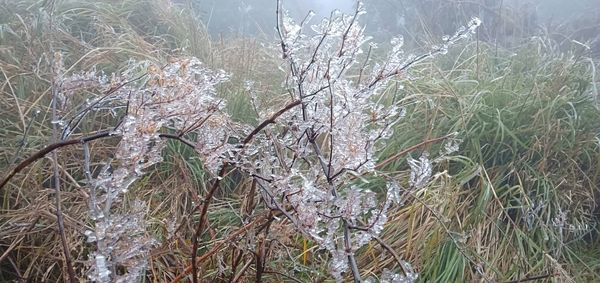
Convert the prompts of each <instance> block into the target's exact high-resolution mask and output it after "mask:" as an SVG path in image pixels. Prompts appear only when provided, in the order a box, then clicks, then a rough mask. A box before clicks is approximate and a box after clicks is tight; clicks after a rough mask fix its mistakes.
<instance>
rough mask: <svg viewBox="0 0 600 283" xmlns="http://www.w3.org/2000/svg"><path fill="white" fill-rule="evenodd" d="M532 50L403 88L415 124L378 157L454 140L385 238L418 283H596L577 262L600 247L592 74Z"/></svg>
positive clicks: (589, 268)
mask: <svg viewBox="0 0 600 283" xmlns="http://www.w3.org/2000/svg"><path fill="white" fill-rule="evenodd" d="M539 40H541V39H536V38H534V39H532V41H531V42H530V43H529V44H527V45H525V46H523V47H521V48H519V49H518V50H516V51H515V52H514V53H513V52H508V51H505V52H502V53H500V54H499V55H498V56H495V51H493V47H492V48H491V49H492V51H490V47H488V45H486V44H483V43H481V42H480V43H479V44H477V45H476V44H470V45H467V46H465V48H464V49H463V50H454V51H452V52H453V53H454V55H455V56H449V57H447V58H453V59H452V60H447V59H446V58H440V60H438V61H435V62H434V64H435V66H434V67H433V70H434V71H431V69H425V71H421V72H416V71H415V72H414V73H413V74H412V76H413V77H414V80H412V81H410V83H408V84H406V88H407V89H408V91H406V93H410V94H412V95H410V96H406V97H404V103H406V104H407V105H410V106H409V109H412V110H413V111H408V113H411V114H409V115H411V116H410V117H409V119H407V120H406V121H414V120H418V121H422V123H418V124H414V123H406V124H400V125H399V129H402V131H403V132H402V134H400V135H398V136H396V137H395V138H394V139H393V140H394V142H395V146H389V147H388V148H387V149H386V150H387V152H384V153H383V156H384V157H389V156H392V155H394V154H395V153H396V152H397V151H399V149H400V148H406V147H407V146H410V145H415V144H420V143H422V142H423V141H428V140H431V139H436V138H439V137H443V136H445V135H447V134H448V133H454V132H455V133H456V136H457V137H459V138H460V140H461V143H460V146H459V147H460V150H459V151H458V155H457V156H453V157H449V158H446V159H444V160H439V163H438V167H439V168H440V171H442V172H444V174H440V175H438V176H437V178H436V180H435V181H434V182H433V184H432V185H431V186H430V187H428V188H426V189H423V190H421V191H418V192H414V194H413V195H414V198H416V199H418V200H419V201H417V202H414V203H413V204H412V205H410V206H408V207H407V208H404V209H402V210H400V211H398V212H397V214H396V215H395V216H394V217H393V218H392V219H393V220H391V221H390V223H392V224H390V225H389V226H388V229H389V230H388V231H389V232H387V233H385V236H384V238H385V239H386V240H388V241H389V242H391V243H396V246H397V247H398V248H399V249H403V250H404V251H405V253H408V254H410V255H411V256H410V258H412V259H413V261H417V262H420V264H421V265H420V266H421V268H422V269H421V270H420V271H421V275H422V278H423V280H426V281H428V282H429V281H431V282H466V281H469V280H492V281H501V280H506V281H510V280H525V279H527V278H538V277H539V278H538V279H539V280H558V281H561V282H569V281H570V282H583V281H588V280H590V279H591V278H597V276H598V272H599V270H598V268H597V263H595V262H596V261H595V260H592V261H591V262H590V261H589V257H588V258H587V259H584V258H582V257H581V256H580V252H581V249H582V247H583V249H589V250H592V249H593V248H594V247H596V244H595V243H597V241H596V240H595V239H596V238H597V229H598V227H597V224H596V223H597V209H598V208H597V207H598V206H597V198H596V195H597V194H598V180H599V178H600V175H599V173H600V171H599V170H598V168H600V167H599V165H600V164H598V163H599V162H600V144H599V143H598V134H599V133H600V111H599V109H598V104H597V99H598V98H597V97H596V93H595V91H594V84H595V83H597V82H594V80H593V78H594V76H595V74H594V70H595V69H594V67H595V66H593V65H590V60H589V59H588V58H586V57H584V56H579V55H577V53H557V52H555V51H554V49H547V48H546V47H547V45H546V43H547V42H540V41H539ZM440 78H443V79H440ZM390 91H393V90H390ZM421 149H429V150H432V149H435V150H444V148H443V147H442V148H439V149H438V147H436V146H431V145H427V144H426V145H423V146H421V147H420V148H419V150H421ZM394 160H395V161H393V162H390V163H388V164H386V166H385V167H383V170H384V171H389V172H390V174H393V173H397V174H403V173H402V172H403V168H406V165H405V163H404V159H394ZM554 278H556V279H554Z"/></svg>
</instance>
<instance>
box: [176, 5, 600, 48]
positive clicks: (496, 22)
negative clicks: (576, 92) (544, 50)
mask: <svg viewBox="0 0 600 283" xmlns="http://www.w3.org/2000/svg"><path fill="white" fill-rule="evenodd" d="M176 2H178V3H184V4H189V5H191V6H192V7H193V9H194V10H195V12H196V15H197V16H198V17H200V18H201V20H202V22H203V23H204V24H205V25H206V26H207V28H208V30H209V32H210V34H211V35H212V36H213V37H217V38H219V37H225V38H230V37H258V38H263V39H272V38H274V37H275V36H276V35H275V30H274V26H275V24H276V20H275V8H276V1H275V0H218V1H217V0H179V1H176ZM364 4H365V8H366V10H367V14H366V15H365V16H364V17H363V18H362V24H364V25H365V26H366V28H367V33H368V34H369V35H371V36H374V37H375V40H376V41H380V40H387V39H389V38H391V37H393V36H398V35H402V36H404V37H405V38H406V41H405V42H407V44H408V46H407V48H409V49H410V48H420V47H424V46H429V45H431V44H434V43H436V42H439V40H440V38H441V37H442V36H444V35H447V34H451V33H453V32H454V31H455V30H456V29H457V28H458V27H460V26H461V25H463V24H465V23H466V22H467V21H469V20H470V19H471V18H472V17H479V18H480V19H481V20H483V26H482V28H480V29H479V32H478V39H479V40H484V41H487V42H491V43H493V44H496V45H501V46H503V47H512V46H518V45H520V44H521V43H523V41H524V40H528V39H530V38H531V37H534V36H546V37H548V38H551V39H553V40H556V41H557V43H558V44H559V45H563V46H567V47H568V46H571V45H572V44H575V45H577V44H579V43H582V44H583V45H581V44H580V45H581V46H583V47H584V48H588V49H589V50H591V51H592V53H593V54H595V56H598V55H600V47H599V44H598V42H599V41H600V8H598V7H600V0H575V1H564V0H474V1H457V0H367V1H364ZM283 6H284V8H285V9H286V10H288V11H289V13H290V15H292V16H293V17H294V18H296V19H297V20H298V21H300V20H301V19H302V18H304V17H305V16H306V14H307V13H308V12H309V11H314V12H315V13H316V15H315V17H314V18H313V22H317V21H319V20H320V19H321V18H323V17H327V16H329V15H330V13H331V12H332V11H333V10H336V9H337V10H340V11H342V12H345V13H352V12H353V11H354V9H355V1H352V0H308V1H301V0H295V1H283Z"/></svg>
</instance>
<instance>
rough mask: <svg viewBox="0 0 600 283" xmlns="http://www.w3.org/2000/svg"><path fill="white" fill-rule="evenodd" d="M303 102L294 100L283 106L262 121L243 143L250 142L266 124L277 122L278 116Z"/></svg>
mask: <svg viewBox="0 0 600 283" xmlns="http://www.w3.org/2000/svg"><path fill="white" fill-rule="evenodd" d="M301 103H302V101H300V100H296V101H293V102H291V103H290V104H288V105H286V106H285V107H283V108H281V109H280V110H279V111H277V112H275V114H273V115H271V117H269V118H268V119H266V120H264V121H263V122H262V123H260V125H258V126H256V128H254V130H253V131H252V132H251V133H250V134H249V135H248V136H247V137H246V138H245V139H244V141H243V142H242V143H243V144H247V143H249V142H250V141H251V140H252V139H253V138H254V136H256V134H258V133H259V132H260V131H262V130H263V129H264V128H265V127H266V126H268V125H269V124H273V123H275V120H276V119H277V118H279V116H281V115H283V113H285V112H287V111H289V110H290V109H292V108H294V107H296V106H298V105H300V104H301Z"/></svg>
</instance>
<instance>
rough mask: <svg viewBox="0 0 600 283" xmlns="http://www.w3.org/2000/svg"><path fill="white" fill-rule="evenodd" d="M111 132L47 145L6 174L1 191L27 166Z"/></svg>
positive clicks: (163, 135) (170, 135) (109, 135)
mask: <svg viewBox="0 0 600 283" xmlns="http://www.w3.org/2000/svg"><path fill="white" fill-rule="evenodd" d="M111 132H112V130H103V131H99V132H96V133H94V134H91V135H87V136H83V137H79V138H74V139H70V140H65V141H59V142H56V143H53V144H50V145H47V146H46V147H44V148H42V149H40V150H38V151H37V152H36V153H34V154H33V155H31V156H30V157H29V158H27V159H25V160H23V161H21V162H20V163H19V164H17V166H15V167H14V168H13V169H12V170H10V172H8V174H6V177H4V179H3V180H2V182H0V189H2V188H3V187H4V186H5V185H6V184H7V183H8V181H10V179H12V177H14V176H15V175H16V174H17V173H19V172H21V171H22V170H23V169H25V168H26V167H27V166H29V165H31V164H32V163H34V162H35V161H37V160H38V159H41V158H43V157H44V156H46V154H48V153H51V152H53V151H54V150H56V149H59V148H62V147H65V146H69V145H74V144H80V143H81V144H83V143H86V142H89V141H93V140H97V139H101V138H107V137H112V135H111ZM159 136H160V137H161V138H168V139H173V140H177V141H180V142H181V143H183V144H185V145H187V146H189V147H191V148H194V144H193V143H192V142H191V141H189V140H187V139H185V138H183V137H179V136H177V135H172V134H159Z"/></svg>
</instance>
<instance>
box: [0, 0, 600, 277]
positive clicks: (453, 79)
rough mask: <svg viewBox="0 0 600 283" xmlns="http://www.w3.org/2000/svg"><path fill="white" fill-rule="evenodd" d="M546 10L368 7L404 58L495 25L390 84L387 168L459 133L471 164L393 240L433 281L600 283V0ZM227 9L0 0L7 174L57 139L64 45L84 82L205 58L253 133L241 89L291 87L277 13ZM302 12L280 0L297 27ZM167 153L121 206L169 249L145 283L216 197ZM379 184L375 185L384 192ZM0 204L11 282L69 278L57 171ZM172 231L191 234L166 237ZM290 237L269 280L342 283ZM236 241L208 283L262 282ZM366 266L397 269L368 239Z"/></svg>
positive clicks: (437, 4)
mask: <svg viewBox="0 0 600 283" xmlns="http://www.w3.org/2000/svg"><path fill="white" fill-rule="evenodd" d="M510 2H513V3H510ZM542 2H543V3H542ZM542 2H534V1H487V0H477V1H451V0H437V1H417V0H414V1H368V2H367V3H366V6H367V11H368V13H369V14H368V15H367V16H366V19H367V22H366V23H365V24H366V26H367V30H368V31H369V33H370V34H372V35H374V36H375V41H382V40H389V38H390V37H391V36H390V35H398V34H402V35H404V37H405V38H406V40H405V41H406V42H407V45H408V46H407V49H408V51H409V52H418V50H422V49H423V48H425V47H427V46H430V45H432V44H434V43H435V42H438V39H439V38H441V36H443V35H444V34H451V33H453V32H454V30H455V29H456V27H457V26H459V25H460V24H462V23H464V22H466V19H469V18H470V17H472V16H479V17H481V18H482V20H483V22H484V24H483V27H482V29H480V30H479V31H478V33H477V35H476V37H475V38H474V39H473V40H471V41H469V42H467V43H465V44H463V45H461V46H459V47H455V48H454V49H453V50H451V51H450V52H449V54H447V55H445V56H440V57H437V58H435V59H434V60H432V61H428V62H427V63H423V64H421V65H419V66H417V67H416V68H414V69H413V70H412V71H411V73H410V79H409V80H405V81H403V82H401V84H402V85H403V87H404V88H403V89H401V88H400V82H399V83H398V86H396V87H391V88H390V89H389V90H388V91H389V92H398V91H399V92H401V94H402V99H403V102H404V103H405V105H406V107H407V110H408V111H407V117H406V118H405V119H404V120H403V121H402V122H401V123H400V124H399V125H398V126H397V129H396V130H395V135H394V137H393V141H392V142H390V143H389V145H388V147H387V148H386V149H385V150H384V151H382V152H380V158H379V160H380V161H381V163H380V166H378V169H379V170H381V172H383V173H385V174H390V175H393V176H405V178H404V179H408V174H409V173H410V170H409V167H408V165H407V163H406V157H408V156H411V155H412V156H415V157H416V156H418V155H419V153H420V152H421V151H423V150H428V151H436V150H438V149H439V148H440V147H441V146H442V143H440V142H435V141H436V139H438V138H440V137H443V136H446V135H448V134H449V133H454V132H457V133H458V136H459V137H460V138H461V139H462V144H461V145H460V150H459V152H458V153H457V154H456V155H454V156H452V157H451V158H448V160H446V161H444V162H440V163H438V164H437V168H436V170H437V172H439V173H438V174H436V175H435V177H434V179H433V181H432V182H431V184H430V185H429V186H427V187H426V188H423V189H421V190H419V191H417V192H413V193H412V194H411V195H410V197H409V199H407V200H406V202H405V205H404V206H402V207H396V208H394V210H393V212H392V213H391V214H390V215H389V218H390V219H389V221H388V224H387V226H386V229H385V231H384V233H383V234H382V235H381V238H382V239H384V240H385V241H386V242H387V243H388V244H389V245H390V246H391V247H392V248H393V249H394V250H395V251H396V252H397V253H398V254H399V255H401V256H402V257H403V258H404V259H405V260H406V261H408V262H410V263H412V264H413V266H414V267H415V268H416V270H417V271H418V272H419V274H420V278H421V281H422V282H523V281H524V280H530V279H536V280H538V281H539V282H544V281H547V282H594V281H597V280H598V278H600V247H599V244H600V240H599V237H598V228H599V227H598V221H597V220H598V217H600V212H599V211H600V208H599V206H598V197H597V196H598V193H599V190H598V188H599V185H600V111H599V108H598V107H599V106H600V97H599V96H598V80H599V79H598V75H597V73H596V70H597V69H598V62H597V61H598V60H599V59H600V58H599V57H600V15H599V14H598V11H597V9H596V10H593V9H586V8H587V7H592V6H591V5H594V4H595V5H597V4H598V3H597V2H598V1H583V0H581V1H574V2H575V3H577V4H578V5H579V6H580V7H583V9H581V10H571V9H575V8H576V6H577V5H566V6H565V5H564V4H565V2H566V1H542ZM215 3H216V2H215V1H168V0H125V1H91V0H89V1H88V0H78V1H69V0H63V1H58V0H57V1H52V0H50V1H36V0H12V1H9V0H0V168H2V171H4V172H7V171H8V170H9V168H12V167H13V166H14V165H15V164H17V163H18V162H19V161H21V160H23V159H25V158H27V157H28V156H30V155H31V154H32V153H34V152H36V151H37V150H38V149H40V148H41V147H43V146H44V145H47V144H48V143H49V137H50V136H51V123H50V118H49V117H50V114H49V113H50V112H49V111H50V107H49V105H50V94H49V88H50V82H51V78H50V74H51V70H50V65H49V63H48V62H49V61H51V59H50V58H49V56H52V54H53V51H55V50H60V51H61V52H63V54H64V57H65V65H66V66H73V71H78V70H88V69H90V68H92V67H94V66H96V67H97V68H98V69H102V70H105V71H115V72H118V71H119V70H122V69H123V68H125V65H126V64H127V62H128V60H129V59H131V58H134V59H140V60H151V61H153V62H168V61H169V60H170V58H172V57H174V56H196V57H198V58H200V60H202V61H203V62H205V63H206V64H207V65H208V66H210V67H211V68H213V69H224V70H226V71H228V72H230V73H231V74H232V75H233V79H232V80H231V81H230V82H229V83H227V84H226V85H224V86H223V87H222V88H221V89H220V90H219V91H220V94H221V95H222V96H223V97H226V98H227V100H228V101H229V104H228V111H229V113H230V114H231V115H232V117H234V118H235V119H237V120H239V121H245V122H249V123H256V121H255V120H256V116H255V114H254V111H253V110H252V109H251V106H250V102H249V101H250V97H249V95H248V94H247V91H246V90H245V80H246V79H252V80H253V81H256V82H257V84H256V85H255V87H256V89H257V91H258V97H259V98H260V99H261V100H264V103H265V104H268V103H275V102H272V101H270V98H272V97H275V96H276V94H278V93H279V92H280V84H281V81H282V79H283V74H282V73H281V72H279V71H278V69H277V67H278V66H279V64H280V62H281V58H279V57H277V55H276V54H277V53H275V52H273V51H272V48H271V47H270V45H269V44H271V42H272V40H273V37H272V36H273V30H272V27H273V25H274V24H275V20H274V19H275V16H274V9H275V4H274V2H273V1H266V0H260V1H252V2H250V1H245V2H243V1H239V0H227V1H225V0H223V1H218V4H219V5H215ZM307 3H308V2H297V3H293V2H290V3H289V4H288V3H285V4H286V6H288V8H290V9H292V12H293V13H292V14H293V15H297V16H298V17H301V15H302V14H303V13H305V12H306V10H307V9H308V6H309V4H307ZM224 7H226V8H224ZM267 7H268V8H267ZM557 7H558V8H557ZM556 10H561V11H563V12H562V13H558V14H556V13H555V12H554V11H556ZM567 11H568V13H567ZM239 19H241V20H239ZM50 21H53V24H52V25H50V24H49V23H50ZM392 23H393V24H392ZM383 48H385V44H383ZM376 55H377V54H376ZM85 98H86V97H85V95H84V94H82V95H81V96H78V97H73V98H72V99H73V100H74V103H77V102H83V101H84V100H85ZM114 119H115V118H114V117H111V116H110V115H98V116H97V117H93V118H92V119H89V120H87V121H86V122H84V124H82V129H84V130H85V131H86V132H92V131H94V130H96V129H101V128H105V127H106V126H107V125H111V124H113V123H114V122H115V120H114ZM114 146H115V141H113V140H110V139H109V140H103V141H98V142H95V143H93V145H92V148H91V150H92V152H93V153H94V160H95V161H96V162H97V163H98V162H99V161H100V160H104V159H107V158H108V157H110V155H111V153H112V151H111V148H113V147H114ZM82 156H83V153H82V151H81V150H80V149H78V148H77V149H76V148H73V149H69V150H62V151H61V152H60V154H59V158H60V164H61V165H62V166H61V171H62V172H61V173H62V176H63V179H62V182H63V186H64V189H63V190H64V192H63V213H64V216H65V228H66V236H67V239H68V241H69V244H70V247H71V256H72V258H73V259H75V261H74V264H75V267H76V270H77V271H78V272H80V274H78V275H79V276H80V277H81V278H85V276H84V273H83V269H82V268H83V266H84V265H85V262H86V260H87V254H88V253H89V252H90V250H89V249H90V246H88V245H87V244H86V240H85V236H84V234H83V233H84V231H85V230H86V227H88V226H89V222H90V219H86V218H85V217H82V216H83V215H87V201H86V196H87V194H86V190H85V185H84V184H82V182H81V180H84V179H85V178H84V176H83V172H82V170H81V166H80V160H81V159H82V158H83V157H82ZM164 158H165V161H164V162H162V163H161V164H160V165H158V166H156V167H155V168H153V170H152V171H151V172H149V173H148V174H146V175H145V177H144V178H143V180H142V181H140V182H137V183H136V184H135V186H134V189H132V190H130V192H128V196H131V197H126V200H125V201H123V203H122V204H120V205H121V206H122V209H124V210H126V209H127V208H128V206H129V205H130V203H129V202H128V201H129V200H130V199H133V197H132V196H136V197H138V198H141V199H143V200H145V201H146V202H148V203H150V204H151V207H150V209H149V210H148V211H146V214H147V216H148V218H149V221H150V222H151V228H152V230H151V231H149V232H150V233H152V234H153V235H154V236H155V237H157V238H158V239H159V240H163V244H162V245H161V246H160V247H159V248H157V249H155V250H154V251H152V255H151V257H150V265H149V266H150V269H149V270H148V271H147V276H146V277H145V280H146V281H148V282H169V281H170V280H172V279H173V278H174V277H175V276H176V275H177V274H179V273H180V272H181V271H182V270H183V269H184V268H185V266H186V265H187V264H188V262H189V255H190V254H191V252H190V250H191V242H190V240H189V239H191V237H192V235H193V234H194V223H195V222H196V221H198V219H195V217H197V216H196V215H194V214H191V213H190V212H191V211H192V207H193V206H194V204H197V203H200V202H201V199H202V196H203V195H205V193H206V187H205V186H206V179H207V176H206V173H205V171H204V170H203V166H202V163H201V162H200V160H199V159H198V158H197V157H196V156H195V155H194V153H193V151H191V150H190V149H188V148H186V147H184V146H181V145H179V144H177V143H174V142H169V144H168V147H167V149H166V150H165V151H164ZM96 165H97V164H96ZM225 184H226V189H224V190H222V191H219V192H218V194H217V195H216V201H215V202H214V203H213V206H212V207H211V209H210V211H209V215H208V216H209V222H210V223H211V227H213V229H212V230H211V231H210V236H207V238H206V239H204V240H205V241H206V243H207V246H206V247H203V250H202V251H201V252H199V254H202V252H206V249H208V244H211V243H217V242H219V241H221V240H223V239H224V238H225V237H226V236H227V235H228V233H229V232H230V231H231V229H232V228H234V227H238V226H239V225H240V223H241V220H240V217H239V215H240V211H241V210H242V209H243V205H242V203H243V199H244V194H245V192H246V191H247V188H248V186H249V183H248V182H247V181H246V180H240V179H239V178H235V176H233V177H229V178H228V179H227V180H226V182H225ZM368 186H372V187H371V189H372V190H375V191H376V190H377V189H378V188H379V187H380V186H381V184H378V183H370V184H369V185H368ZM0 194H1V201H2V202H1V208H0V209H1V211H0V281H3V282H12V281H16V282H58V281H61V280H66V279H65V276H66V275H65V274H66V272H65V267H64V262H63V261H64V260H63V251H62V249H61V247H60V245H59V243H60V240H59V235H58V233H57V228H56V216H55V212H54V211H55V209H56V207H55V205H54V202H53V199H54V197H53V189H52V171H51V170H50V161H49V159H42V160H40V161H38V162H36V163H35V164H33V165H32V166H30V167H28V168H27V169H26V170H24V171H23V172H22V173H21V174H19V175H18V178H15V179H13V180H11V182H10V183H9V184H8V185H7V186H5V187H3V188H2V189H1V190H0ZM173 224H176V225H177V229H178V232H177V233H176V234H175V236H174V237H171V236H172V235H171V234H172V231H173V227H172V225H173ZM278 225H280V226H278V227H277V228H278V229H277V230H278V231H279V234H278V237H279V240H278V241H279V242H280V243H282V244H283V245H284V246H285V247H287V251H286V252H287V253H288V255H289V256H288V257H283V256H273V257H271V258H270V259H271V260H270V261H269V262H267V264H268V269H267V271H268V272H265V273H266V274H265V275H264V278H263V280H264V281H267V282H280V281H301V282H305V281H314V282H322V281H328V280H331V279H330V278H329V277H328V272H327V267H326V265H325V264H324V263H323V261H321V260H319V259H320V258H322V257H324V255H322V254H319V252H317V251H315V250H314V247H313V245H312V244H311V243H310V242H307V241H306V240H305V239H303V238H302V237H301V236H300V235H297V234H296V233H295V232H294V230H293V229H292V228H291V227H289V225H286V224H285V223H279V224H278ZM167 238H170V239H171V240H169V241H164V240H165V239H167ZM233 246H234V244H233V243H227V244H226V245H225V246H224V247H223V249H222V250H221V251H220V252H219V253H217V254H215V255H213V256H212V257H210V260H207V261H205V262H204V263H203V266H202V268H203V270H204V271H206V272H205V273H204V274H203V276H204V277H203V280H206V281H213V280H222V281H227V280H233V279H236V280H240V281H251V280H253V277H252V274H251V273H252V272H251V271H250V272H248V273H247V274H244V273H242V275H241V277H239V278H238V277H237V275H238V274H239V271H240V270H239V269H235V268H232V267H231V265H228V264H227V263H229V262H230V261H231V260H232V257H233V256H234V254H235V248H234V247H233ZM290 257H291V258H295V259H296V260H289V258H290ZM358 261H359V263H358V264H359V266H360V268H361V270H362V271H363V273H364V275H365V277H367V276H369V275H372V274H379V273H381V270H383V269H384V268H390V266H392V265H393V261H394V260H393V257H392V256H390V254H389V253H387V252H386V251H385V250H383V249H381V248H380V247H379V246H378V245H376V244H373V245H370V246H369V247H368V248H366V249H364V250H362V252H361V253H360V255H359V257H358ZM240 268H241V267H240ZM288 271H289V272H288ZM519 280H521V281H519Z"/></svg>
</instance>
